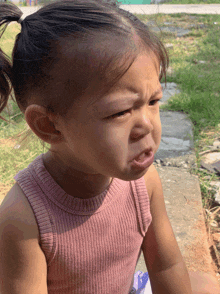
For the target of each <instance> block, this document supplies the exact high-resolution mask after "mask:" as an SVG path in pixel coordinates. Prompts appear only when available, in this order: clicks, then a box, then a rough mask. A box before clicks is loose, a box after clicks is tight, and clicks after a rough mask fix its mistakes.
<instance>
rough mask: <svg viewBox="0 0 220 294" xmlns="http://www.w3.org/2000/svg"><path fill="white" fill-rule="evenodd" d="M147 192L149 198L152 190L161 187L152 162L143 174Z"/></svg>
mask: <svg viewBox="0 0 220 294" xmlns="http://www.w3.org/2000/svg"><path fill="white" fill-rule="evenodd" d="M144 179H145V183H146V188H147V192H148V195H149V198H150V200H151V199H152V195H153V191H154V190H155V189H156V188H157V189H158V188H160V187H161V180H160V176H159V174H158V172H157V170H156V168H155V166H154V165H153V164H151V166H150V167H149V169H148V171H147V172H146V174H145V175H144Z"/></svg>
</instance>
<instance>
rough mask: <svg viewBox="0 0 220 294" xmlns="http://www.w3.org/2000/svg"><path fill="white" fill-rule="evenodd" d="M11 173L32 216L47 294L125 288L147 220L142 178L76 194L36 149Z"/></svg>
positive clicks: (99, 293) (102, 293) (121, 291)
mask: <svg viewBox="0 0 220 294" xmlns="http://www.w3.org/2000/svg"><path fill="white" fill-rule="evenodd" d="M14 179H15V180H16V181H17V182H18V184H19V185H20V187H21V189H22V190H23V192H24V194H25V195H26V197H27V199H28V201H29V203H30V206H31V208H32V210H33V212H34V215H35V218H36V222H37V225H38V229H39V233H40V246H41V248H42V251H43V252H44V254H45V257H46V261H47V265H48V270H47V285H48V294H73V293H76V294H113V293H114V294H128V293H129V291H130V290H131V289H132V285H133V276H134V273H135V267H136V264H137V261H138V258H139V256H140V248H141V244H142V241H143V237H144V235H145V233H146V231H147V229H148V227H149V225H150V223H151V214H150V204H149V197H148V194H147V190H146V185H145V180H144V178H143V177H142V178H140V179H138V180H136V181H131V182H127V181H122V180H120V179H117V178H114V179H113V181H112V183H111V184H110V185H109V187H108V189H106V191H104V192H103V193H101V194H100V195H97V196H95V197H93V198H90V199H80V198H75V197H73V196H71V195H67V194H66V193H65V191H64V190H63V189H62V188H61V187H60V186H59V185H58V184H57V183H56V182H55V180H54V179H53V178H52V176H51V175H50V174H49V172H48V171H47V170H46V168H45V166H44V164H43V154H41V155H39V156H38V157H37V158H36V159H35V160H34V161H33V162H32V163H31V164H29V166H28V167H27V168H25V169H24V170H22V171H20V172H19V173H18V174H17V175H16V176H15V177H14Z"/></svg>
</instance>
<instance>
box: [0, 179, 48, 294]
mask: <svg viewBox="0 0 220 294" xmlns="http://www.w3.org/2000/svg"><path fill="white" fill-rule="evenodd" d="M21 193H23V192H22V191H21V189H20V187H19V186H18V185H17V184H15V185H14V186H13V187H12V189H11V190H10V191H9V193H8V194H7V196H6V197H5V199H4V201H3V203H2V205H1V207H0V254H1V257H0V260H1V261H0V277H1V279H0V281H1V282H0V293H1V294H30V293H32V294H47V293H48V291H47V264H46V260H45V256H44V254H43V252H42V250H41V248H40V246H39V243H38V234H39V233H38V229H37V224H36V222H35V221H34V215H33V212H32V210H31V208H30V206H29V204H28V201H27V199H26V200H25V198H23V197H25V196H24V195H22V194H21Z"/></svg>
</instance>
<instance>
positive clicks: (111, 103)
mask: <svg viewBox="0 0 220 294" xmlns="http://www.w3.org/2000/svg"><path fill="white" fill-rule="evenodd" d="M132 92H133V93H134V94H137V93H135V91H132ZM161 92H163V87H162V86H161V85H160V87H159V88H158V89H157V90H156V91H155V92H154V93H152V95H151V97H154V96H156V95H158V94H160V93H161ZM126 98H132V99H129V100H135V101H137V100H138V99H139V98H140V96H139V95H135V96H133V97H131V96H129V95H128V97H126ZM119 101H121V100H120V99H119V100H114V101H110V102H109V103H108V106H110V105H114V104H115V103H118V102H119ZM123 102H126V101H123Z"/></svg>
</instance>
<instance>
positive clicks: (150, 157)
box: [131, 149, 154, 171]
mask: <svg viewBox="0 0 220 294" xmlns="http://www.w3.org/2000/svg"><path fill="white" fill-rule="evenodd" d="M153 162H154V152H153V151H152V149H150V151H149V150H147V151H144V152H142V153H141V154H140V155H139V156H137V157H136V158H134V159H133V160H132V162H131V165H132V167H133V168H134V169H136V170H139V171H143V170H145V169H146V168H148V167H149V166H150V165H151V164H152V163H153Z"/></svg>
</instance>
